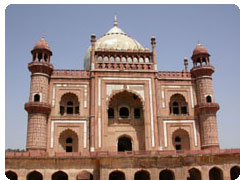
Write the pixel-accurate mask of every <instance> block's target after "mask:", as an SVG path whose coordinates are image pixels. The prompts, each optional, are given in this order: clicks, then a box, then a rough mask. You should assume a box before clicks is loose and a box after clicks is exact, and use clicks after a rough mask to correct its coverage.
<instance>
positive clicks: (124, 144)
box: [117, 134, 133, 152]
mask: <svg viewBox="0 0 240 180" xmlns="http://www.w3.org/2000/svg"><path fill="white" fill-rule="evenodd" d="M117 143H118V144H117V148H118V152H123V151H132V150H133V140H132V137H131V136H129V135H126V134H125V135H121V136H120V137H118V142H117Z"/></svg>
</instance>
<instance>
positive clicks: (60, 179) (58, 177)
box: [52, 171, 68, 180]
mask: <svg viewBox="0 0 240 180" xmlns="http://www.w3.org/2000/svg"><path fill="white" fill-rule="evenodd" d="M52 180H68V175H67V174H66V173H65V172H63V171H58V172H55V173H54V174H53V175H52Z"/></svg>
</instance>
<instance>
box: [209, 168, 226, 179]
mask: <svg viewBox="0 0 240 180" xmlns="http://www.w3.org/2000/svg"><path fill="white" fill-rule="evenodd" d="M209 180H223V172H222V170H221V169H219V168H217V167H214V168H212V169H211V170H210V171H209Z"/></svg>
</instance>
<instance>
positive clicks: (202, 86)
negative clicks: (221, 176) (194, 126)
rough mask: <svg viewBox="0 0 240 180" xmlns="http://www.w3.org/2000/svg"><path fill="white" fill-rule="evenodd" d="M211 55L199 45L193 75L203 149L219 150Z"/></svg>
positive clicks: (193, 56)
mask: <svg viewBox="0 0 240 180" xmlns="http://www.w3.org/2000/svg"><path fill="white" fill-rule="evenodd" d="M209 57H210V54H209V53H208V51H207V49H206V48H205V47H204V46H203V45H201V44H198V45H197V47H196V48H195V49H194V51H193V55H192V60H193V68H192V69H191V73H192V75H193V77H194V78H195V81H196V95H197V105H196V106H195V110H196V112H197V116H198V119H199V123H200V136H201V148H202V149H218V148H219V142H218V130H217V120H216V113H217V111H218V109H219V105H218V104H217V103H215V101H214V95H213V86H212V74H213V73H214V71H215V69H214V67H213V66H212V65H210V59H209Z"/></svg>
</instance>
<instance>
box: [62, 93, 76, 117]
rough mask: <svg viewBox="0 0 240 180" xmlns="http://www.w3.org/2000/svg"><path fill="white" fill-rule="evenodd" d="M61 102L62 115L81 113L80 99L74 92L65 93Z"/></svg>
mask: <svg viewBox="0 0 240 180" xmlns="http://www.w3.org/2000/svg"><path fill="white" fill-rule="evenodd" d="M59 104H60V108H59V113H60V115H71V114H79V99H78V96H77V95H76V94H74V93H72V92H68V93H65V94H63V95H62V96H61V99H60V102H59Z"/></svg>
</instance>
